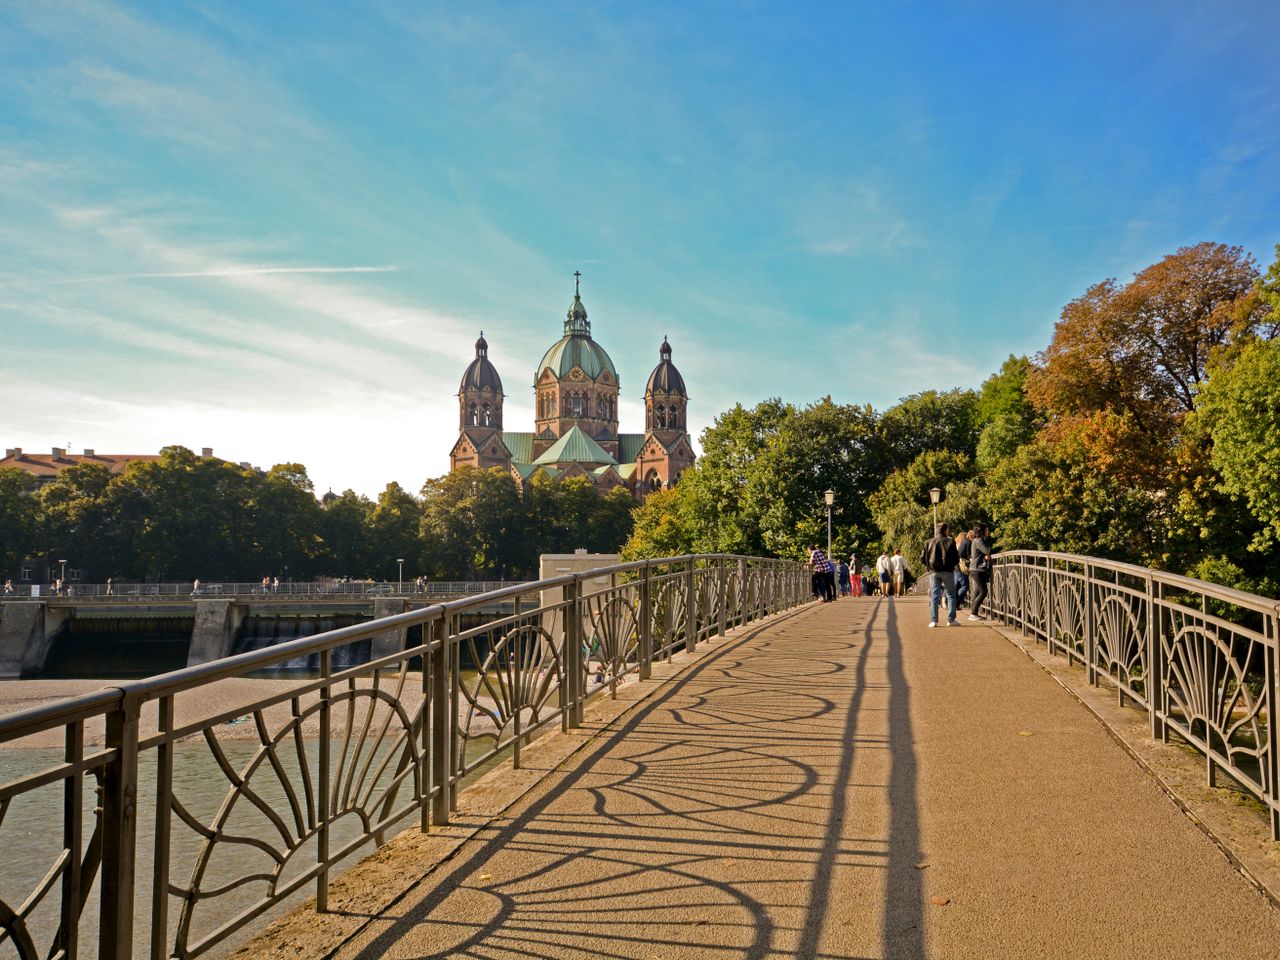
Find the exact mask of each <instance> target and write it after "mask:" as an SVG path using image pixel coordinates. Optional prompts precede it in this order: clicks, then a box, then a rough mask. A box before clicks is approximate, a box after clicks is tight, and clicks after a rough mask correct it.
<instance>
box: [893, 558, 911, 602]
mask: <svg viewBox="0 0 1280 960" xmlns="http://www.w3.org/2000/svg"><path fill="white" fill-rule="evenodd" d="M889 567H890V569H891V570H892V571H893V595H894V596H895V597H901V596H903V595H904V594H905V593H906V589H905V587H906V580H907V559H906V557H904V556H903V555H902V551H901V550H895V551H893V556H892V557H890V558H889Z"/></svg>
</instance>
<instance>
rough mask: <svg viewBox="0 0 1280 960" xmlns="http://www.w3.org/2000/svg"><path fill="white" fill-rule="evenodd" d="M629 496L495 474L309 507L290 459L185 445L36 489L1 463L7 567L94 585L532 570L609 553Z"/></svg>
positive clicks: (627, 521)
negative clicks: (542, 561) (237, 457)
mask: <svg viewBox="0 0 1280 960" xmlns="http://www.w3.org/2000/svg"><path fill="white" fill-rule="evenodd" d="M633 506H634V501H633V499H632V497H631V494H630V493H629V492H628V491H627V490H625V489H622V488H619V489H616V490H613V491H611V492H610V493H609V494H607V495H606V496H604V497H600V496H598V495H597V494H596V492H595V488H594V487H593V486H592V484H591V483H590V482H589V481H588V480H586V479H584V478H576V479H570V480H567V481H565V482H563V483H557V482H554V481H546V480H540V481H538V482H536V483H535V484H534V486H533V489H532V490H531V491H530V495H529V496H528V497H526V498H524V499H522V498H521V496H520V493H519V489H518V488H517V486H516V484H515V482H514V480H512V478H511V476H510V475H509V474H507V473H506V472H504V471H502V470H497V471H485V472H477V471H467V470H463V471H459V472H458V473H457V474H453V475H451V476H447V477H441V478H439V479H436V480H431V481H428V482H427V484H426V485H425V486H424V488H423V495H422V497H418V496H415V495H414V494H412V493H410V492H409V491H407V490H405V489H404V488H402V487H401V486H400V485H399V484H396V483H391V484H388V485H387V487H386V489H385V490H383V491H382V493H381V494H379V496H378V499H377V501H376V502H371V501H370V500H369V499H368V498H366V497H363V496H360V495H358V494H356V493H354V492H352V491H350V490H348V491H346V492H345V493H343V494H342V495H341V496H335V495H333V494H328V495H326V496H325V498H324V500H323V502H320V501H317V500H316V497H315V492H314V488H313V485H312V483H311V480H310V478H309V477H308V476H307V471H306V468H305V467H303V466H302V465H301V464H297V463H285V464H279V465H277V466H275V467H272V469H271V470H270V471H268V472H267V473H266V474H261V473H259V472H258V471H255V470H249V469H242V468H240V467H238V466H236V465H234V464H230V463H227V462H225V461H222V460H217V459H214V458H212V457H209V458H205V457H197V456H196V455H195V454H193V453H192V452H191V451H190V450H188V449H186V448H185V447H166V448H165V449H164V450H162V451H161V455H160V457H159V458H158V459H156V460H154V461H137V462H135V463H131V464H130V465H129V466H128V468H127V469H126V470H125V472H124V473H123V474H121V475H118V476H112V475H111V473H110V472H109V471H108V470H107V469H106V468H105V467H102V466H99V465H96V464H77V465H75V466H72V467H68V468H66V469H64V470H63V471H61V473H60V474H59V475H58V478H57V479H56V480H54V481H53V482H51V483H49V484H47V485H45V486H44V487H42V488H39V489H37V485H36V482H35V480H34V479H33V478H31V477H30V476H29V475H28V474H26V473H25V472H22V471H19V470H4V471H0V548H3V555H2V558H3V561H4V566H5V569H6V570H8V571H15V570H16V568H17V565H18V564H19V562H20V561H21V560H23V559H25V558H38V557H46V558H54V557H68V558H72V560H73V563H74V565H75V566H77V567H81V568H84V569H86V570H87V571H88V572H89V575H90V576H91V577H92V578H94V579H105V578H106V577H109V576H110V577H115V578H117V579H139V580H141V579H169V580H193V579H195V578H200V579H202V580H205V581H206V582H208V581H211V580H251V581H253V580H258V579H259V578H260V577H262V576H264V575H267V576H279V577H281V578H285V577H291V578H294V579H310V578H311V577H314V576H320V575H328V576H344V575H345V576H353V577H357V578H377V579H387V580H391V579H394V578H395V577H397V576H398V575H399V572H400V566H399V564H398V563H397V562H396V561H397V559H399V558H404V561H405V564H404V573H405V576H406V577H412V576H417V575H419V574H420V573H423V572H425V573H427V574H428V575H429V576H431V577H432V578H435V579H459V578H462V577H469V576H470V577H485V578H488V577H502V578H520V577H531V576H533V575H534V574H535V573H536V571H537V566H538V555H539V554H540V553H550V552H569V551H572V550H574V549H575V548H577V547H586V548H587V549H589V550H592V551H593V552H602V553H611V552H614V551H616V550H617V549H618V548H619V546H620V545H621V544H622V543H623V542H624V541H625V540H626V538H627V536H628V535H629V534H630V532H631V522H632V517H631V514H632V508H633Z"/></svg>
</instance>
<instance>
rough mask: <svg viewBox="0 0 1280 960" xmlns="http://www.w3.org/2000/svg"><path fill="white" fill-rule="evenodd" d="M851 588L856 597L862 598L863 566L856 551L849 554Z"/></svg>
mask: <svg viewBox="0 0 1280 960" xmlns="http://www.w3.org/2000/svg"><path fill="white" fill-rule="evenodd" d="M849 588H850V590H851V592H852V593H853V595H854V596H855V597H860V596H862V565H861V564H859V563H858V554H857V552H856V551H855V552H854V553H851V554H849Z"/></svg>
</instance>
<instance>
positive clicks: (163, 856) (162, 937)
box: [70, 696, 174, 960]
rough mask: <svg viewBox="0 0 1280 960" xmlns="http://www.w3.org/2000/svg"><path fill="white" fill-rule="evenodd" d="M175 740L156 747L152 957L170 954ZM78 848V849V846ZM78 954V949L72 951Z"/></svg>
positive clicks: (163, 704) (167, 722)
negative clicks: (171, 802) (170, 864)
mask: <svg viewBox="0 0 1280 960" xmlns="http://www.w3.org/2000/svg"><path fill="white" fill-rule="evenodd" d="M156 719H157V721H158V722H157V727H158V729H159V731H160V733H163V734H167V733H170V732H171V731H172V730H173V697H172V696H168V697H161V698H160V702H159V703H158V704H157V705H156ZM173 761H174V757H173V741H172V740H166V741H165V742H164V743H162V744H160V745H159V746H157V747H156V829H155V838H154V842H153V846H152V849H153V851H154V853H153V854H152V866H151V960H165V958H166V957H168V956H169V942H168V941H169V862H170V850H171V846H170V839H169V838H170V833H171V831H170V826H171V822H172V821H171V819H170V817H169V805H170V801H171V799H172V796H173ZM77 849H78V848H77ZM70 955H71V956H74V955H75V953H74V951H73V952H72V953H71V954H70Z"/></svg>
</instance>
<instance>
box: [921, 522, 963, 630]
mask: <svg viewBox="0 0 1280 960" xmlns="http://www.w3.org/2000/svg"><path fill="white" fill-rule="evenodd" d="M920 562H921V563H922V564H924V568H925V569H926V570H928V571H929V626H931V627H936V626H937V625H938V602H939V601H940V600H941V599H942V591H944V590H945V591H946V592H947V623H946V625H947V626H948V627H953V626H955V622H956V565H957V564H959V562H960V555H959V554H958V553H957V552H956V542H955V541H954V540H952V539H951V536H950V535H949V532H948V527H947V525H946V524H945V523H939V524H937V525H935V526H934V528H933V537H932V539H930V540H926V541H925V544H924V549H923V550H921V551H920Z"/></svg>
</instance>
